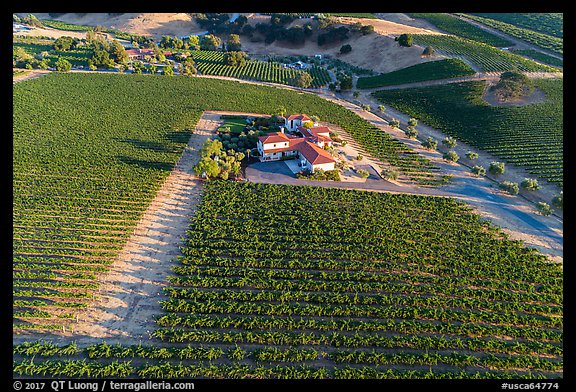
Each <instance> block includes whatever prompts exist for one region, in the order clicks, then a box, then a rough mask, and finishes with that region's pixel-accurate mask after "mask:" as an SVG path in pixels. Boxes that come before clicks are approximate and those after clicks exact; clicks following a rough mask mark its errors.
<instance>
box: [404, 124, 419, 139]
mask: <svg viewBox="0 0 576 392" xmlns="http://www.w3.org/2000/svg"><path fill="white" fill-rule="evenodd" d="M404 133H406V136H408V138H410V139H416V138H418V130H417V129H416V128H414V127H408V128H407V129H406V130H405V131H404Z"/></svg>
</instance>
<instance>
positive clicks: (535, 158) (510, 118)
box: [373, 79, 564, 187]
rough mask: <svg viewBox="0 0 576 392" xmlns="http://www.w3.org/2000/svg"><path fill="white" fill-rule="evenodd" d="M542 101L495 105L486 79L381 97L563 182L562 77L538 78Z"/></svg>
mask: <svg viewBox="0 0 576 392" xmlns="http://www.w3.org/2000/svg"><path fill="white" fill-rule="evenodd" d="M534 82H535V86H536V87H537V88H538V89H540V90H542V91H543V92H544V94H545V95H546V100H545V101H544V102H542V103H535V104H531V105H526V106H522V107H494V106H490V105H489V104H487V103H486V102H484V101H483V100H482V93H483V91H484V87H485V84H484V83H483V82H467V83H456V84H449V85H444V86H431V87H425V88H413V89H409V90H407V89H403V90H401V91H394V90H392V91H378V92H375V93H373V95H374V96H375V97H376V98H377V99H378V100H380V101H381V102H383V103H385V104H388V105H390V106H392V107H394V108H396V109H397V110H400V111H402V112H404V113H407V114H409V115H410V116H412V117H415V118H418V119H420V120H421V121H422V122H424V123H426V124H428V125H430V126H432V127H434V128H437V129H440V130H442V131H443V132H444V133H446V134H448V135H451V136H454V137H456V138H458V139H460V140H462V141H464V142H466V143H469V144H470V145H472V146H475V147H478V148H480V149H483V150H485V151H488V152H490V153H492V154H494V155H495V156H497V157H499V158H501V159H503V160H505V161H506V162H509V163H512V164H514V165H517V166H520V167H523V168H525V169H526V170H527V171H528V172H529V173H531V174H534V175H536V176H537V177H539V178H542V179H546V180H548V181H549V182H552V183H556V184H558V185H559V186H560V187H562V186H563V180H562V178H563V150H564V148H563V109H562V108H563V81H562V79H535V80H534Z"/></svg>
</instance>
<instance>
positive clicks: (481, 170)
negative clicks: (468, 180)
mask: <svg viewBox="0 0 576 392" xmlns="http://www.w3.org/2000/svg"><path fill="white" fill-rule="evenodd" d="M472 173H474V174H476V175H478V176H485V175H486V168H485V167H484V166H474V167H473V168H472Z"/></svg>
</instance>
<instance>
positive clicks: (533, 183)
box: [520, 178, 540, 191]
mask: <svg viewBox="0 0 576 392" xmlns="http://www.w3.org/2000/svg"><path fill="white" fill-rule="evenodd" d="M520 186H521V187H522V189H526V190H527V191H535V190H538V189H540V185H538V180H537V179H535V178H525V179H523V180H522V182H521V183H520Z"/></svg>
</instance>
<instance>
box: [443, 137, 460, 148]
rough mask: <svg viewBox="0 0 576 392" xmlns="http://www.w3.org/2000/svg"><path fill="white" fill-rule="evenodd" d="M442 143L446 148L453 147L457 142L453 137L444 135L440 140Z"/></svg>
mask: <svg viewBox="0 0 576 392" xmlns="http://www.w3.org/2000/svg"><path fill="white" fill-rule="evenodd" d="M442 143H443V144H444V145H445V146H447V147H448V148H454V147H456V144H457V143H456V139H454V138H453V137H452V136H447V137H445V138H444V140H442Z"/></svg>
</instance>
